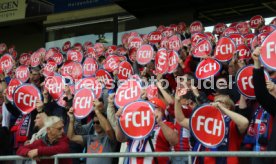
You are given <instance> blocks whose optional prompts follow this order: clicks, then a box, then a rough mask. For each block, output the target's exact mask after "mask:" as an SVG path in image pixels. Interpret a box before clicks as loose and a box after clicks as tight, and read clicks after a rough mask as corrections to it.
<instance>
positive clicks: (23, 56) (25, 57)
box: [19, 53, 30, 65]
mask: <svg viewBox="0 0 276 164" xmlns="http://www.w3.org/2000/svg"><path fill="white" fill-rule="evenodd" d="M28 60H30V55H29V54H28V53H23V54H21V55H20V57H19V63H20V64H21V65H27V63H28Z"/></svg>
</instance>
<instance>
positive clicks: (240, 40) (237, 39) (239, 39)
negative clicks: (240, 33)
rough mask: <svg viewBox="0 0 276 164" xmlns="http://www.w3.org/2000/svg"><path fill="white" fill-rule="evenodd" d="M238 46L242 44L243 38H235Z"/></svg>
mask: <svg viewBox="0 0 276 164" xmlns="http://www.w3.org/2000/svg"><path fill="white" fill-rule="evenodd" d="M234 40H235V42H236V45H240V44H242V38H234Z"/></svg>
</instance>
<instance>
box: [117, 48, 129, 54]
mask: <svg viewBox="0 0 276 164" xmlns="http://www.w3.org/2000/svg"><path fill="white" fill-rule="evenodd" d="M116 51H117V55H119V56H125V55H126V54H127V52H128V51H127V49H125V48H124V47H118V48H117V50H116Z"/></svg>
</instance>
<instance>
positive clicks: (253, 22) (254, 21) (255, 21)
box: [249, 15, 264, 29]
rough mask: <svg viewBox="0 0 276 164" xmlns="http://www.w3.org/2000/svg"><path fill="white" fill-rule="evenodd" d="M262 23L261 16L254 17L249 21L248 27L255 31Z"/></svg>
mask: <svg viewBox="0 0 276 164" xmlns="http://www.w3.org/2000/svg"><path fill="white" fill-rule="evenodd" d="M262 22H264V18H263V17H262V16H261V15H256V16H254V17H252V18H251V19H250V22H249V25H250V27H251V28H254V29H256V28H257V27H259V25H260V24H261V23H262Z"/></svg>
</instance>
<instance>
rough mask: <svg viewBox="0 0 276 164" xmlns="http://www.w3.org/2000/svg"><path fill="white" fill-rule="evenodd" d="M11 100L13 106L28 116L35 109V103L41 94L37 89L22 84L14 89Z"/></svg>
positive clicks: (30, 85)
mask: <svg viewBox="0 0 276 164" xmlns="http://www.w3.org/2000/svg"><path fill="white" fill-rule="evenodd" d="M13 100H14V101H13V102H14V104H15V106H16V107H17V108H18V109H19V110H20V111H21V112H22V113H23V114H28V113H30V112H32V111H33V110H34V109H35V108H36V107H35V104H36V101H37V100H41V94H40V91H39V89H38V88H37V87H35V86H34V85H32V84H23V85H21V86H19V87H17V88H16V89H15V91H14V94H13Z"/></svg>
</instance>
